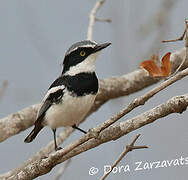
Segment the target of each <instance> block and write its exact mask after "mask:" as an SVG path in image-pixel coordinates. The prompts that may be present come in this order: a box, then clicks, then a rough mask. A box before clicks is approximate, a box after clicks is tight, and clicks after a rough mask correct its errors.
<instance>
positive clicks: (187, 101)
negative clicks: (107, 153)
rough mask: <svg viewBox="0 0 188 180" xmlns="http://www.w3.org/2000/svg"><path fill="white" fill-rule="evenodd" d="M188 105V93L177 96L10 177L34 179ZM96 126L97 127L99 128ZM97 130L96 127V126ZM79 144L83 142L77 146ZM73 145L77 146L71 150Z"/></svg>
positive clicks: (82, 138) (21, 179)
mask: <svg viewBox="0 0 188 180" xmlns="http://www.w3.org/2000/svg"><path fill="white" fill-rule="evenodd" d="M187 106H188V94H186V95H183V96H176V97H173V98H172V99H170V100H168V101H167V102H166V103H163V104H161V105H159V106H157V107H155V108H153V109H151V110H149V111H147V112H145V113H143V114H141V115H138V116H136V117H134V118H132V119H129V120H127V121H123V122H120V123H117V124H114V125H112V126H110V127H108V128H107V129H105V130H103V131H102V132H101V133H100V135H99V137H98V138H97V139H96V138H92V137H89V135H88V134H86V135H85V136H83V137H81V138H80V139H79V140H76V141H75V142H73V143H72V144H70V145H68V146H66V147H65V148H64V149H62V150H60V151H57V152H55V153H53V154H51V155H50V156H49V157H48V158H45V159H40V160H37V161H35V162H33V163H31V164H29V165H27V166H26V167H24V168H23V169H22V170H20V171H19V172H18V173H17V174H16V175H14V176H12V177H10V178H8V179H9V180H28V179H34V178H36V177H38V176H41V175H43V174H46V173H48V172H49V171H50V170H51V169H52V168H53V167H55V166H56V165H57V164H59V163H62V162H64V161H66V160H67V159H70V158H71V157H73V156H76V155H78V154H80V153H82V152H85V151H87V150H89V149H92V148H95V147H97V146H99V145H100V144H103V143H105V142H109V141H111V140H116V139H118V138H120V137H121V136H123V135H126V134H128V133H130V132H132V131H134V130H136V129H138V128H140V127H142V126H145V125H147V124H150V123H152V122H154V121H156V120H157V119H159V118H162V117H165V116H167V115H169V114H171V113H182V112H183V111H185V110H186V108H187ZM97 128H98V127H97ZM97 128H96V129H97ZM94 131H95V128H94ZM78 144H81V145H79V146H77V145H78ZM71 147H76V148H74V149H73V150H71V151H68V150H70V149H71Z"/></svg>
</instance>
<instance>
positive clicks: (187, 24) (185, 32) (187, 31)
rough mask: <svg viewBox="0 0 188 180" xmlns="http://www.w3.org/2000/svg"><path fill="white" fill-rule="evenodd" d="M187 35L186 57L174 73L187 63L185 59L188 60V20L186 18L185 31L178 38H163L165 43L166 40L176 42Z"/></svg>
mask: <svg viewBox="0 0 188 180" xmlns="http://www.w3.org/2000/svg"><path fill="white" fill-rule="evenodd" d="M184 37H185V57H184V58H183V59H182V62H181V64H180V65H179V66H178V68H177V69H176V71H175V72H174V73H173V74H172V76H173V75H175V74H176V73H177V72H178V71H179V70H180V69H181V68H182V66H183V64H184V63H185V61H187V60H188V20H187V19H185V30H184V32H183V34H182V35H181V36H180V37H179V38H177V39H172V40H163V41H162V42H163V43H166V42H176V41H182V40H183V39H184Z"/></svg>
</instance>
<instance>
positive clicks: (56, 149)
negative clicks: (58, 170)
mask: <svg viewBox="0 0 188 180" xmlns="http://www.w3.org/2000/svg"><path fill="white" fill-rule="evenodd" d="M61 149H63V148H62V147H56V148H55V151H59V150H61Z"/></svg>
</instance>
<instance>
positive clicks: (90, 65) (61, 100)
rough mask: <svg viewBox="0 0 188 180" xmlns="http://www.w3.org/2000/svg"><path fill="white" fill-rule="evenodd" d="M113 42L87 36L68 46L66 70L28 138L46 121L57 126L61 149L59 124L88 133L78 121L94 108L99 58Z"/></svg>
mask: <svg viewBox="0 0 188 180" xmlns="http://www.w3.org/2000/svg"><path fill="white" fill-rule="evenodd" d="M110 44H111V43H104V44H97V43H95V42H93V41H89V40H85V41H81V42H77V43H75V44H73V45H72V46H71V47H70V48H69V49H68V50H67V52H66V54H65V57H64V61H63V71H62V74H61V76H60V77H58V78H57V79H56V80H55V81H54V82H53V83H52V84H51V86H50V87H49V89H48V91H47V94H46V96H45V97H44V99H43V101H42V103H41V107H40V109H39V111H38V114H37V118H36V121H35V127H34V129H33V130H32V131H31V133H30V134H29V135H28V136H27V137H26V139H25V140H24V142H26V143H30V142H31V141H33V140H34V139H35V137H36V136H37V134H38V133H39V131H40V130H41V129H42V128H43V127H44V126H46V125H47V126H50V127H51V128H52V130H53V134H54V144H55V150H58V149H60V148H58V146H57V143H56V128H57V127H67V126H71V127H73V128H75V129H78V130H80V131H82V132H84V133H86V132H85V131H84V130H82V129H80V128H78V124H79V123H80V121H81V120H82V119H83V118H84V116H85V115H86V114H87V113H88V111H89V110H90V108H91V106H92V105H93V103H94V100H95V97H96V95H97V92H98V89H99V86H98V79H97V76H96V74H95V64H96V58H97V56H98V54H99V52H100V51H101V50H102V49H104V48H106V47H108V46H109V45H110Z"/></svg>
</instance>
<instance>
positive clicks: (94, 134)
mask: <svg viewBox="0 0 188 180" xmlns="http://www.w3.org/2000/svg"><path fill="white" fill-rule="evenodd" d="M99 134H100V132H98V131H96V130H95V129H94V128H91V129H89V130H88V135H89V136H90V137H92V138H95V139H100V136H99Z"/></svg>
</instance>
